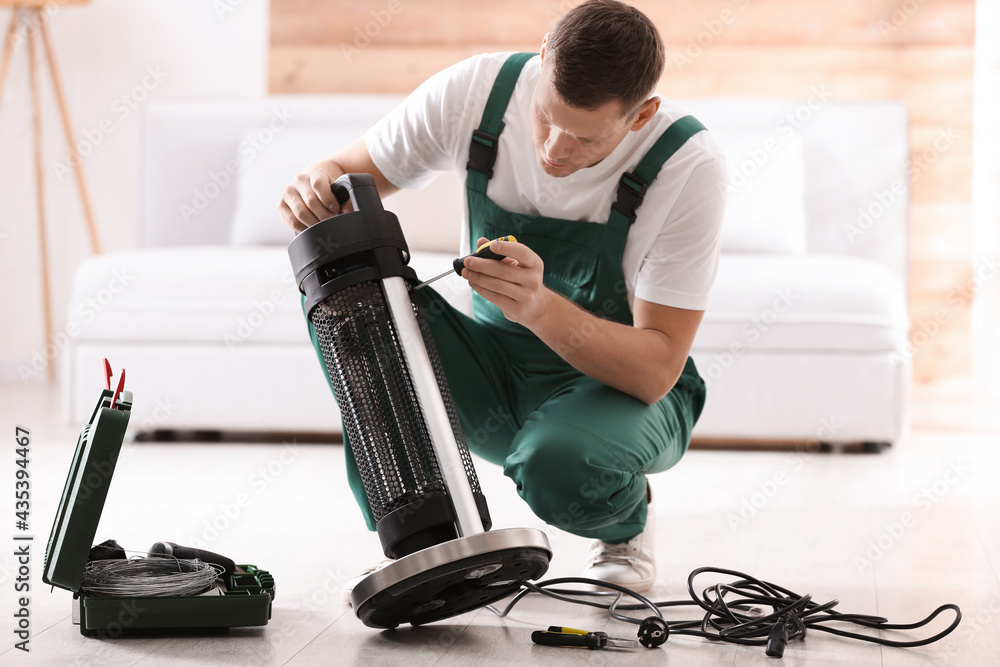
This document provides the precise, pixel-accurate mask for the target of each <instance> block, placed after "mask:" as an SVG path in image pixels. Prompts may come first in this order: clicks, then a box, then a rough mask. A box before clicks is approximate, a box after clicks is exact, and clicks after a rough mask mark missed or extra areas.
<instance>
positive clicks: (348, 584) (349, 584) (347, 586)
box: [340, 558, 396, 606]
mask: <svg viewBox="0 0 1000 667" xmlns="http://www.w3.org/2000/svg"><path fill="white" fill-rule="evenodd" d="M395 562H396V561H395V560H393V559H392V558H383V559H382V560H380V561H379V562H377V563H375V564H374V565H372V566H370V567H368V568H367V569H365V570H364V571H363V572H359V573H358V574H357V575H355V576H353V577H351V578H350V579H348V580H347V581H345V582H344V585H343V586H341V587H340V599H341V600H343V601H344V603H346V604H347V606H350V605H351V593H353V592H354V587H355V586H357V585H358V584H359V583H361V580H362V579H364V578H365V577H367V576H368V575H369V574H371V573H373V572H378V571H379V570H381V569H382V568H384V567H385V566H386V565H388V564H389V563H395Z"/></svg>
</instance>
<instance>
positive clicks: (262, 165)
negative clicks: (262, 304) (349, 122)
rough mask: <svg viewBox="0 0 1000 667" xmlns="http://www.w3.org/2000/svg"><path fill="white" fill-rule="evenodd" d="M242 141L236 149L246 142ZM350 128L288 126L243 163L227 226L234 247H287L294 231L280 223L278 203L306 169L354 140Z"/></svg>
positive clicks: (355, 133) (355, 134) (353, 133)
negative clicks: (300, 127) (231, 214)
mask: <svg viewBox="0 0 1000 667" xmlns="http://www.w3.org/2000/svg"><path fill="white" fill-rule="evenodd" d="M251 138H252V137H248V138H247V139H244V141H243V142H241V143H240V146H244V145H246V144H248V142H249V141H250V139H251ZM357 138H358V137H357V130H356V128H354V127H353V126H351V127H344V128H341V127H339V126H337V125H336V124H335V123H331V125H330V126H329V127H326V128H322V129H320V128H311V129H309V130H305V131H303V130H298V129H295V128H289V129H287V130H285V131H284V132H282V133H280V134H276V135H274V139H273V140H272V141H271V143H270V144H268V145H266V146H264V147H263V148H262V149H261V151H260V156H259V157H258V158H257V159H254V160H245V161H244V163H243V165H242V167H241V169H240V173H239V175H238V176H237V181H236V208H235V209H234V210H233V220H232V223H231V224H230V227H229V242H230V243H231V244H233V245H265V244H267V245H285V246H286V245H288V243H289V242H290V241H291V240H292V237H293V234H292V230H291V229H290V228H289V227H287V226H285V225H282V224H281V223H280V219H279V217H278V201H279V200H280V199H281V193H282V191H283V190H284V188H285V186H287V185H290V184H291V182H292V179H294V178H295V176H296V175H298V173H299V172H301V171H302V169H303V168H304V167H306V166H307V165H310V164H312V163H314V162H319V161H320V160H322V159H324V158H326V157H329V156H330V155H333V154H334V153H336V152H337V151H339V150H340V149H342V148H344V147H345V146H347V145H348V144H350V143H351V142H352V141H354V140H355V139H357Z"/></svg>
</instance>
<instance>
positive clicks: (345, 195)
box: [330, 174, 385, 215]
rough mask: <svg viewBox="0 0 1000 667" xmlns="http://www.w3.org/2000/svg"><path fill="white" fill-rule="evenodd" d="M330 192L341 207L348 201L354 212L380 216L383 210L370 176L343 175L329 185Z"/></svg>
mask: <svg viewBox="0 0 1000 667" xmlns="http://www.w3.org/2000/svg"><path fill="white" fill-rule="evenodd" d="M330 191H331V192H333V196H334V197H336V198H337V203H338V204H340V205H341V206H343V205H344V204H346V203H347V201H348V200H350V202H351V205H352V206H354V210H355V211H361V212H362V213H364V214H367V215H381V214H382V213H383V212H384V210H385V209H383V208H382V200H381V199H380V198H379V196H378V189H377V188H376V187H375V179H374V178H372V175H371V174H344V175H343V176H341V177H340V178H338V179H337V180H335V181H334V182H333V183H331V184H330Z"/></svg>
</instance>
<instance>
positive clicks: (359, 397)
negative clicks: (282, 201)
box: [310, 281, 480, 521]
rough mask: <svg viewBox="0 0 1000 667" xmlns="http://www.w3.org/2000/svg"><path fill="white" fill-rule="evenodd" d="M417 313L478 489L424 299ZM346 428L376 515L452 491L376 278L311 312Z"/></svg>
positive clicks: (467, 466)
mask: <svg viewBox="0 0 1000 667" xmlns="http://www.w3.org/2000/svg"><path fill="white" fill-rule="evenodd" d="M411 303H412V304H413V308H414V313H415V315H416V316H417V321H418V323H419V325H420V330H421V332H422V333H423V338H424V339H425V340H424V344H425V345H426V347H427V352H428V354H429V355H430V357H431V361H432V364H433V366H434V370H435V374H436V375H437V378H438V384H439V386H440V387H441V392H442V397H443V398H444V401H445V405H446V406H447V409H448V416H449V419H450V421H451V425H452V429H453V430H454V431H455V438H456V440H457V441H458V443H459V449H460V450H461V455H462V461H463V463H464V464H465V470H466V474H467V475H468V477H469V483H470V484H471V486H472V490H473V491H474V492H479V491H480V487H479V481H478V479H477V478H476V474H475V470H474V469H473V467H472V459H471V456H470V455H469V451H468V447H467V445H466V444H465V439H464V437H463V435H462V430H461V428H460V427H459V422H458V415H457V412H456V411H455V407H454V402H453V401H452V398H451V393H450V391H449V390H448V385H447V383H446V382H445V381H444V374H443V373H442V372H441V362H440V360H439V358H438V354H437V349H436V348H435V347H434V343H433V340H432V339H431V338H430V336H429V328H428V327H429V325H428V323H427V320H426V317H425V316H424V314H423V309H422V308H421V307H420V305H419V303H418V302H417V299H416V298H414V297H413V296H412V293H411ZM310 321H311V322H312V324H313V326H314V327H315V329H316V336H317V340H318V342H319V345H320V349H321V350H322V352H323V359H324V362H325V363H326V368H327V371H328V373H329V376H330V381H331V383H332V384H333V389H334V394H335V395H336V398H337V404H338V405H339V406H340V410H341V414H342V416H343V420H344V429H345V431H346V434H347V437H348V439H349V441H350V443H351V449H352V451H353V453H354V456H355V460H356V461H357V464H358V470H359V472H360V473H361V479H362V482H363V484H364V487H365V494H366V495H367V497H368V502H369V504H370V505H371V509H372V514H373V516H374V518H375V520H376V521H379V520H380V519H381V518H382V517H383V516H385V515H386V514H388V513H389V512H392V511H393V510H396V509H399V508H400V507H403V506H405V505H407V504H409V503H411V502H415V501H418V500H420V499H422V498H428V497H431V496H436V495H440V494H443V493H445V487H444V482H443V478H442V475H441V470H440V467H439V465H438V461H437V457H436V456H435V454H434V449H433V446H432V443H431V439H430V435H429V433H428V431H427V425H426V422H425V420H424V417H423V413H422V412H421V409H420V404H419V402H418V400H417V396H416V392H415V391H414V387H413V382H412V380H411V378H410V373H409V370H408V369H407V367H406V361H405V357H404V356H403V348H402V342H401V340H400V338H399V335H398V333H397V331H396V327H395V325H394V324H393V322H392V317H391V315H390V312H389V307H388V305H387V303H386V300H385V296H384V295H383V293H382V288H381V285H380V284H379V282H377V281H368V282H363V283H359V284H357V285H352V286H350V287H347V288H345V289H343V290H341V291H339V292H337V293H335V294H333V295H331V296H329V297H327V298H326V299H325V300H324V301H322V302H321V303H319V304H318V305H317V306H316V307H315V308H314V309H313V311H312V313H311V314H310Z"/></svg>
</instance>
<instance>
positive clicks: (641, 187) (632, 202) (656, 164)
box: [608, 116, 705, 234]
mask: <svg viewBox="0 0 1000 667" xmlns="http://www.w3.org/2000/svg"><path fill="white" fill-rule="evenodd" d="M704 129H705V126H704V125H702V124H701V123H700V122H698V119H696V118H695V117H694V116H684V117H683V118H678V119H677V120H675V121H674V122H673V123H671V125H670V127H668V128H667V129H666V130H664V131H663V134H661V135H660V138H659V139H657V140H656V143H655V144H653V146H652V147H651V148H650V149H649V150H648V151H647V152H646V154H645V155H644V156H643V157H642V159H641V160H640V161H639V164H638V166H636V168H635V169H634V170H632V171H627V172H625V173H624V174H622V177H621V180H619V181H618V198H617V199H616V200H615V203H614V204H612V205H611V214H610V215H609V216H608V226H609V227H611V228H612V229H614V230H615V231H617V232H620V233H621V234H628V229H629V227H630V226H631V225H632V223H633V222H635V217H636V214H635V210H636V209H637V208H639V205H640V204H642V198H643V197H644V196H645V195H646V190H647V189H648V188H649V184H650V183H652V182H653V180H654V179H655V178H656V176H657V174H659V173H660V169H661V168H662V167H663V165H664V163H666V161H667V160H669V159H670V157H671V156H672V155H673V154H674V153H676V152H677V149H678V148H680V147H681V146H683V145H684V143H685V142H686V141H687V140H688V139H690V138H691V137H692V136H694V135H695V134H697V133H699V132H701V131H702V130H704Z"/></svg>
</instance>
